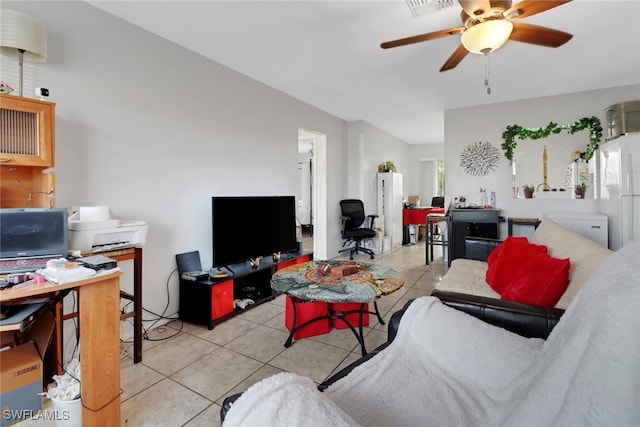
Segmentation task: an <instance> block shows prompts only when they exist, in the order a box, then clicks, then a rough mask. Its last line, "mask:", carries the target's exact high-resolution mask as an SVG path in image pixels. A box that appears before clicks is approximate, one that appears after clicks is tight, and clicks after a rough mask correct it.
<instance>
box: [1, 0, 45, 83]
mask: <svg viewBox="0 0 640 427" xmlns="http://www.w3.org/2000/svg"><path fill="white" fill-rule="evenodd" d="M0 18H1V19H0V54H2V55H4V56H8V57H12V58H15V57H16V56H17V57H18V66H19V68H20V90H19V95H20V96H22V72H23V70H22V67H23V60H27V61H31V62H44V61H46V60H47V26H46V25H45V24H44V23H42V22H41V21H39V20H38V19H36V18H34V17H33V16H30V15H27V14H26V13H22V12H18V11H17V10H10V9H0Z"/></svg>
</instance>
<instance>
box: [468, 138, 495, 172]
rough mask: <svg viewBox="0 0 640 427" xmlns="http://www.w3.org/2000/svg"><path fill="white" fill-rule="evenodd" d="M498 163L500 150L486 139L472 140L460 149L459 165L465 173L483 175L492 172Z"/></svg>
mask: <svg viewBox="0 0 640 427" xmlns="http://www.w3.org/2000/svg"><path fill="white" fill-rule="evenodd" d="M499 163H500V150H499V149H498V148H497V147H494V146H493V145H492V144H491V143H490V142H488V141H479V142H473V143H471V144H469V145H467V146H466V147H464V149H463V150H462V154H461V155H460V166H462V167H463V168H464V171H465V172H466V173H467V175H474V176H485V175H489V174H490V173H493V171H495V170H496V169H497V168H498V164H499Z"/></svg>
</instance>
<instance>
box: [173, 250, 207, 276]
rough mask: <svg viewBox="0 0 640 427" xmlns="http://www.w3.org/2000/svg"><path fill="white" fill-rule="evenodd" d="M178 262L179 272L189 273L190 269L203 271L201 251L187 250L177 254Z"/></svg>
mask: <svg viewBox="0 0 640 427" xmlns="http://www.w3.org/2000/svg"><path fill="white" fill-rule="evenodd" d="M176 264H178V273H179V274H182V273H187V272H189V271H202V264H201V263H200V251H193V252H186V253H183V254H178V255H176Z"/></svg>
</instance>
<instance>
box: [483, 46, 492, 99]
mask: <svg viewBox="0 0 640 427" xmlns="http://www.w3.org/2000/svg"><path fill="white" fill-rule="evenodd" d="M484 85H485V86H486V87H487V95H491V86H489V54H488V53H485V54H484Z"/></svg>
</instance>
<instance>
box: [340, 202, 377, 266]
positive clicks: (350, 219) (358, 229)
mask: <svg viewBox="0 0 640 427" xmlns="http://www.w3.org/2000/svg"><path fill="white" fill-rule="evenodd" d="M340 209H341V211H342V217H341V218H342V238H343V239H345V241H344V243H343V244H342V247H345V246H346V245H349V244H351V243H355V245H354V246H350V247H348V248H346V249H342V250H340V252H347V251H348V252H349V259H353V255H355V254H357V253H360V252H363V253H366V254H369V256H371V259H373V251H372V250H371V249H368V248H363V247H362V241H363V240H364V239H372V238H373V237H375V236H376V231H375V230H374V229H373V223H374V221H375V219H376V218H377V217H378V215H366V216H365V213H364V204H363V203H362V200H358V199H346V200H341V201H340Z"/></svg>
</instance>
